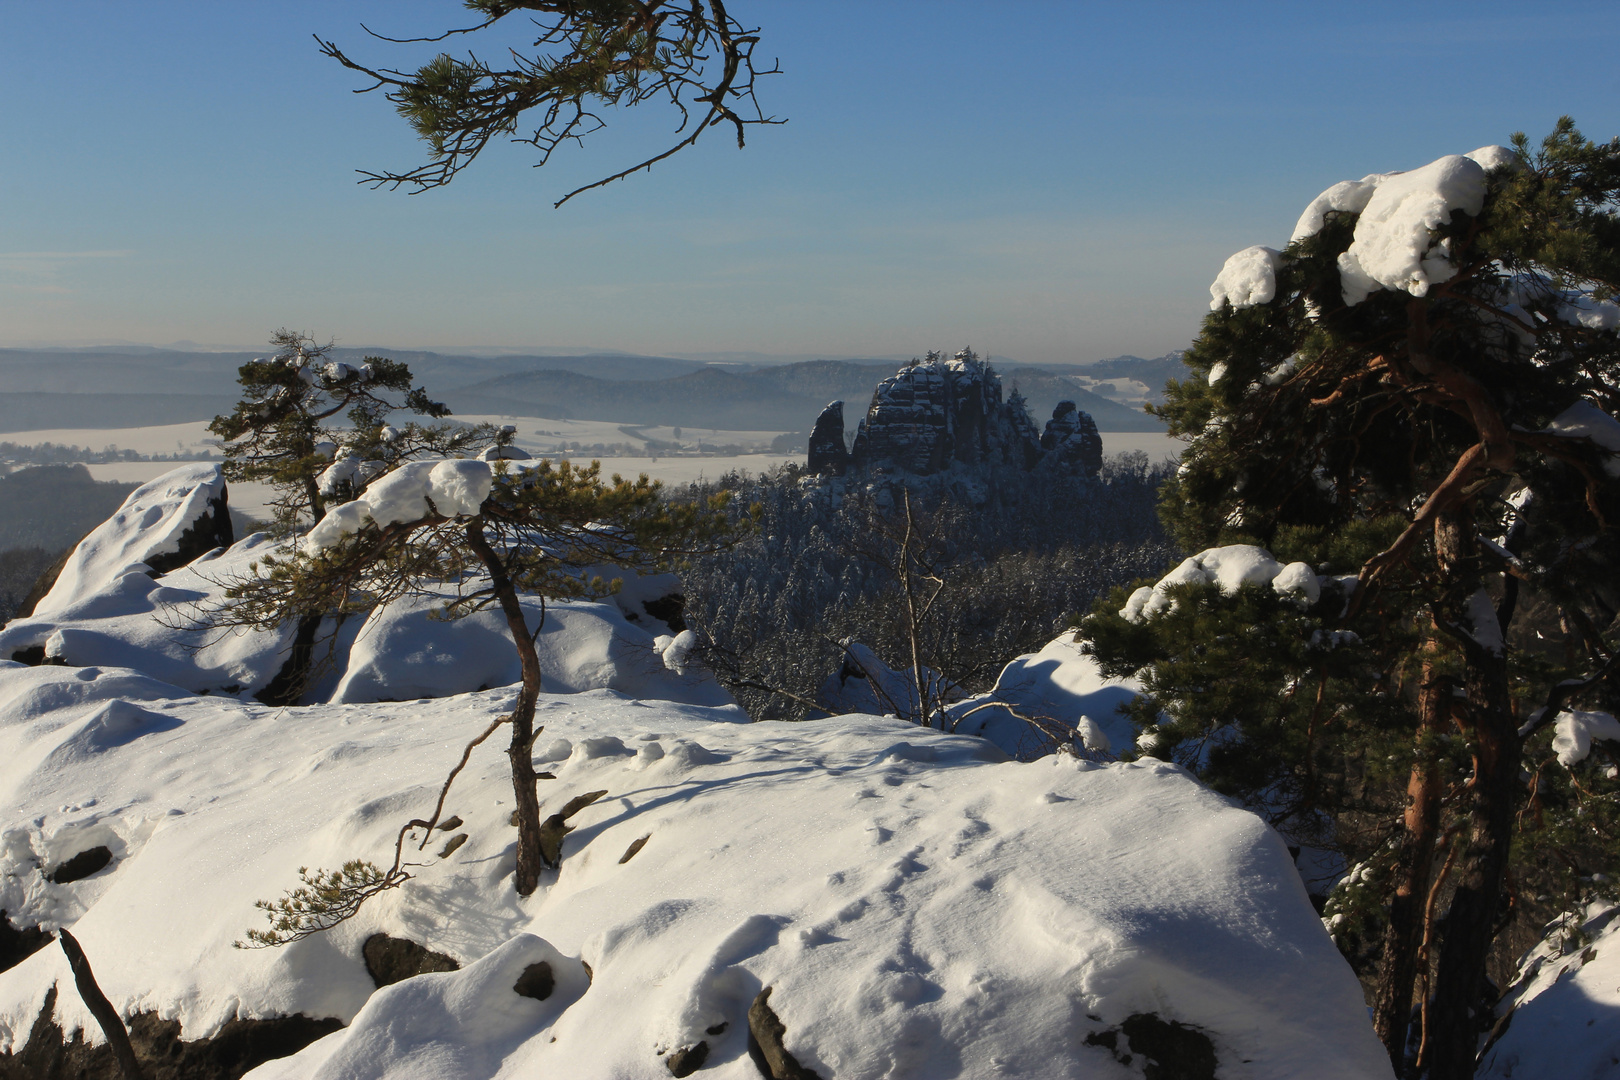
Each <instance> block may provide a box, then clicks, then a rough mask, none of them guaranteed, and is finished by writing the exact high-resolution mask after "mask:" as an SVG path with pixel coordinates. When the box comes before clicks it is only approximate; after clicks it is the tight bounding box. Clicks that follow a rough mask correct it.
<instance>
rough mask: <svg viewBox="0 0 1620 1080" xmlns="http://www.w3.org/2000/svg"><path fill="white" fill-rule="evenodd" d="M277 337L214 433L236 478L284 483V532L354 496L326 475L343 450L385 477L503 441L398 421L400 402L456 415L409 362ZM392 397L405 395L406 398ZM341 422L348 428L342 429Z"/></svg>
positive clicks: (280, 520)
mask: <svg viewBox="0 0 1620 1080" xmlns="http://www.w3.org/2000/svg"><path fill="white" fill-rule="evenodd" d="M270 343H271V344H272V345H274V346H276V354H275V355H274V356H272V357H270V358H269V359H266V360H253V361H250V362H249V363H246V364H243V365H242V366H241V367H240V368H239V369H237V381H238V383H239V384H240V385H241V387H242V397H241V399H240V400H239V401H238V402H237V403H236V407H235V408H234V409H233V410H232V411H231V412H230V413H229V414H227V415H223V416H216V417H214V420H213V423H211V424H209V425H208V430H210V431H212V432H213V433H214V434H216V435H218V436H220V438H221V439H223V440H225V443H224V451H225V465H224V469H225V476H226V478H227V479H229V480H243V481H257V482H259V483H264V484H269V485H270V486H271V487H273V488H275V489H276V491H277V495H276V498H275V499H274V500H272V501H271V503H270V504H269V505H270V507H271V510H272V514H273V519H274V520H273V522H272V524H273V525H274V527H275V529H276V531H277V532H278V533H280V534H281V535H289V534H291V533H292V532H294V531H295V530H296V529H297V528H299V527H300V526H301V525H307V524H309V523H311V522H318V521H320V520H321V518H322V517H324V516H325V514H326V507H327V505H328V503H329V502H343V501H346V499H347V498H349V497H352V495H353V494H354V492H353V487H352V485H351V484H349V483H347V482H344V483H343V484H342V485H341V486H339V487H337V488H336V489H334V488H332V487H330V486H328V487H327V489H326V490H322V484H321V482H320V477H321V475H322V473H323V472H325V471H326V469H327V467H328V466H329V465H331V464H332V461H333V459H334V457H335V456H337V455H339V454H340V453H341V454H346V455H353V456H355V457H357V458H358V459H360V460H363V461H365V462H366V463H367V464H368V465H369V466H371V470H370V471H371V472H373V473H381V472H384V471H386V470H387V469H388V468H390V467H392V466H393V465H396V464H398V463H399V462H401V461H405V460H409V459H411V458H414V457H425V456H433V457H443V456H445V455H447V454H456V453H462V452H465V451H468V450H472V449H476V448H479V447H481V446H483V445H484V444H486V443H489V442H492V441H494V439H495V433H494V431H493V429H491V428H489V427H488V426H487V425H485V426H480V427H470V426H467V425H450V424H435V425H427V426H423V425H419V424H416V423H414V422H413V423H411V424H407V425H406V426H405V427H404V428H402V429H399V430H396V429H394V428H393V427H391V426H389V425H388V424H387V423H386V420H387V418H388V416H389V415H390V414H391V413H393V412H395V411H397V410H398V409H400V408H405V409H409V410H410V411H412V412H414V413H417V414H418V415H423V416H429V417H433V418H435V419H437V418H442V417H445V416H448V415H449V414H450V410H449V409H448V408H446V407H445V406H444V405H442V404H441V403H439V402H437V401H434V400H432V399H431V398H429V397H428V396H427V392H426V391H425V390H423V389H422V388H421V387H415V388H412V386H411V371H410V368H409V367H407V366H406V365H404V364H401V363H398V362H396V361H393V360H389V359H387V358H385V357H381V356H368V357H366V359H365V362H364V363H362V364H360V365H358V366H354V365H350V364H344V363H336V362H329V361H327V359H326V354H327V353H328V352H329V351H330V350H331V348H332V346H331V345H330V344H327V345H317V344H315V342H314V340H313V339H312V338H310V337H308V336H307V335H305V334H301V333H296V332H293V331H289V330H278V331H276V332H275V334H274V335H272V336H271V339H270ZM390 395H402V402H401V403H396V402H395V400H394V399H393V398H392V397H391V396H390ZM340 418H341V420H347V422H348V426H347V427H342V428H340V427H339V426H338V425H339V423H340V422H341V420H340Z"/></svg>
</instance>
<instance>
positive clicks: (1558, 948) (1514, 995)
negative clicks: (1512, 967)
mask: <svg viewBox="0 0 1620 1080" xmlns="http://www.w3.org/2000/svg"><path fill="white" fill-rule="evenodd" d="M1616 915H1620V908H1616V907H1614V906H1612V905H1609V904H1604V903H1594V904H1591V905H1588V906H1587V907H1586V908H1585V909H1584V910H1583V911H1581V912H1580V913H1579V914H1578V915H1577V916H1576V917H1575V918H1573V919H1572V920H1570V923H1571V925H1569V926H1567V927H1558V926H1555V928H1554V929H1553V932H1551V933H1549V934H1548V935H1547V937H1545V938H1544V939H1543V940H1542V941H1541V943H1540V944H1538V945H1537V946H1536V947H1535V948H1533V949H1531V950H1530V952H1529V953H1527V954H1526V955H1525V957H1524V959H1523V960H1522V961H1521V962H1520V965H1519V975H1518V978H1517V979H1516V980H1515V981H1514V985H1513V986H1512V987H1511V988H1510V990H1509V992H1508V994H1507V996H1506V998H1505V999H1504V1001H1503V1004H1502V1005H1501V1006H1499V1007H1498V1015H1500V1016H1507V1017H1508V1019H1507V1021H1506V1023H1507V1030H1506V1031H1505V1032H1501V1034H1500V1036H1499V1037H1497V1038H1496V1039H1495V1041H1493V1042H1492V1043H1491V1044H1490V1045H1488V1046H1487V1047H1486V1048H1485V1051H1484V1052H1483V1053H1482V1054H1481V1055H1480V1066H1479V1072H1478V1074H1477V1075H1478V1076H1479V1078H1480V1080H1494V1078H1497V1077H1501V1078H1503V1080H1507V1078H1510V1077H1511V1078H1512V1080H1604V1078H1606V1077H1612V1076H1613V1075H1614V1074H1615V1066H1616V1063H1617V1062H1620V1028H1617V1027H1616V1025H1615V1022H1614V1017H1615V1014H1616V1012H1617V1011H1620V922H1617V921H1616ZM1576 927H1578V928H1579V930H1580V931H1581V933H1580V934H1578V935H1577V934H1572V933H1570V932H1569V931H1570V930H1572V929H1575V928H1576ZM1498 1030H1500V1022H1499V1025H1498Z"/></svg>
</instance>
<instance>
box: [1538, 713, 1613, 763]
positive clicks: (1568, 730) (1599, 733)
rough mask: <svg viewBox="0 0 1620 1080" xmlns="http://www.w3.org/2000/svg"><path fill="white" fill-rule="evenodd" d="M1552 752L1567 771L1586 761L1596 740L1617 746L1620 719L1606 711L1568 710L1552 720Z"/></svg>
mask: <svg viewBox="0 0 1620 1080" xmlns="http://www.w3.org/2000/svg"><path fill="white" fill-rule="evenodd" d="M1553 723H1554V728H1553V753H1555V754H1557V755H1558V763H1559V764H1560V765H1562V766H1564V767H1565V768H1566V769H1567V768H1569V767H1571V766H1573V765H1575V764H1577V763H1579V762H1582V761H1585V760H1586V756H1587V755H1588V754H1590V753H1591V752H1592V743H1593V742H1594V741H1596V740H1598V739H1603V740H1608V741H1611V742H1617V743H1620V720H1616V719H1615V718H1614V717H1613V716H1611V715H1610V714H1608V713H1606V712H1582V711H1580V710H1579V709H1570V710H1567V711H1565V712H1561V713H1559V714H1558V715H1557V716H1556V717H1555V718H1554V721H1553Z"/></svg>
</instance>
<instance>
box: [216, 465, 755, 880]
mask: <svg viewBox="0 0 1620 1080" xmlns="http://www.w3.org/2000/svg"><path fill="white" fill-rule="evenodd" d="M724 503H725V499H724V498H723V497H721V498H717V499H714V500H710V501H707V502H705V503H702V504H697V503H685V504H675V503H671V502H668V501H666V500H665V499H664V498H663V497H662V494H661V491H660V487H659V485H658V484H657V483H656V482H654V481H651V480H648V479H647V477H646V476H641V477H639V478H637V479H635V480H626V479H623V478H622V477H619V476H613V477H612V478H611V479H610V480H606V481H604V480H603V479H602V477H601V475H600V470H599V467H598V466H597V465H596V464H595V463H593V464H592V465H590V466H588V467H584V468H575V467H573V466H571V465H570V464H569V463H568V462H566V461H565V462H562V463H561V464H559V465H556V466H553V465H552V464H551V463H550V462H547V461H541V462H540V463H539V464H538V465H535V466H516V465H515V464H514V463H513V462H510V461H504V460H500V461H496V462H492V463H486V462H483V461H478V460H466V459H454V458H447V459H442V460H439V461H414V462H409V463H405V464H403V465H401V466H399V467H398V468H396V469H395V470H393V471H392V472H390V473H388V474H386V475H384V476H382V477H380V478H378V479H377V480H374V481H373V482H372V483H371V484H370V486H369V487H368V489H367V490H366V492H365V494H364V495H363V496H362V497H361V498H359V499H357V500H354V501H352V502H348V503H344V504H342V505H339V506H334V507H332V508H330V511H329V512H328V514H327V515H326V516H325V517H324V518H323V519H322V520H321V521H320V523H319V524H317V525H316V526H315V528H314V529H312V530H310V532H309V533H308V535H306V536H305V538H304V540H303V541H302V543H301V544H300V545H299V546H298V547H297V548H294V549H292V550H291V551H289V552H286V553H282V554H276V555H270V556H266V557H265V558H264V559H263V560H262V561H261V562H259V563H255V564H253V565H252V566H251V568H250V573H248V574H247V575H245V576H244V577H242V578H241V579H239V580H236V581H233V582H230V583H228V587H227V588H226V590H225V600H224V603H223V604H222V606H221V607H220V608H219V609H218V610H216V611H215V612H213V613H212V621H213V623H214V624H215V625H219V626H252V627H266V628H267V627H274V626H278V625H280V624H282V623H283V622H285V621H287V620H288V619H289V618H294V617H299V616H302V615H303V614H304V613H306V612H311V611H320V612H354V611H362V610H366V609H369V608H372V607H375V606H378V605H381V604H386V603H388V602H389V601H391V600H394V599H397V598H399V597H402V596H406V595H428V596H439V597H442V596H444V595H445V594H446V592H448V593H450V594H451V599H450V600H449V602H448V603H447V604H446V605H445V608H444V613H445V615H446V617H449V618H457V617H461V616H465V615H468V614H471V613H472V612H474V611H479V610H482V609H484V608H486V607H491V606H495V607H499V608H500V610H501V613H502V614H503V615H504V616H505V618H506V622H507V626H508V629H509V630H510V632H511V635H512V643H513V647H514V648H515V649H516V650H517V654H518V658H519V662H520V667H521V670H522V676H523V679H522V688H521V690H520V692H519V694H518V699H517V702H516V703H515V704H514V705H513V708H512V712H511V715H510V716H509V717H508V718H507V719H508V721H509V722H510V724H511V726H512V738H511V743H510V745H509V747H508V749H507V757H508V759H509V761H510V763H511V771H512V788H513V794H514V797H515V800H516V804H517V811H516V816H517V826H518V858H517V874H516V886H517V891H518V893H519V895H523V896H527V895H529V894H530V893H532V892H533V891H534V890H535V887H536V885H537V884H538V882H539V878H540V871H541V870H542V868H543V867H544V866H545V863H546V860H545V856H544V854H543V850H542V847H541V842H540V841H541V837H540V816H539V814H540V812H539V798H538V794H537V792H536V784H537V780H538V778H537V776H536V774H535V771H534V764H533V757H532V751H533V746H534V740H535V737H536V736H537V735H538V734H539V732H538V731H537V730H536V729H535V727H534V712H535V704H536V700H537V698H538V695H539V693H540V690H541V671H540V659H539V655H538V654H537V653H536V651H535V646H534V639H535V636H536V635H538V633H539V627H538V626H530V625H529V623H528V618H527V616H526V615H525V613H524V610H523V607H522V602H521V597H522V595H523V594H525V593H529V594H538V595H540V596H544V597H562V598H582V597H586V598H588V597H599V596H603V595H606V594H609V593H611V592H612V591H614V590H615V589H616V588H617V584H618V583H617V581H616V580H613V579H606V578H603V577H602V576H600V575H587V574H586V573H585V570H586V568H589V567H599V566H602V565H612V566H617V567H620V568H623V569H625V570H627V571H653V570H656V569H660V568H664V567H666V566H668V565H669V564H670V563H671V561H672V560H675V559H677V558H680V557H682V556H683V555H686V554H690V553H692V552H693V551H696V550H699V549H706V548H710V547H712V546H714V545H715V544H716V543H717V542H719V541H720V540H722V539H723V538H724V537H725V536H726V535H727V534H728V533H729V531H730V528H731V527H730V525H729V524H728V521H727V519H726V517H725V515H724V514H723V513H722V509H723V506H724Z"/></svg>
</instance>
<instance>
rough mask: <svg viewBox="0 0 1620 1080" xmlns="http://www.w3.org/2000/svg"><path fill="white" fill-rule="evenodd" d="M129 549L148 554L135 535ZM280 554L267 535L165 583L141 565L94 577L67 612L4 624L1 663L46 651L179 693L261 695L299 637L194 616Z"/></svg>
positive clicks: (63, 607) (56, 658)
mask: <svg viewBox="0 0 1620 1080" xmlns="http://www.w3.org/2000/svg"><path fill="white" fill-rule="evenodd" d="M136 494H139V492H137V493H136ZM131 497H132V498H133V496H131ZM113 520H114V521H116V520H117V519H116V518H114V519H113ZM163 521H164V519H162V518H159V519H158V523H157V526H156V527H161V525H162V524H163ZM93 536H94V534H92V537H93ZM86 543H88V540H87V541H86ZM125 543H126V544H128V545H130V546H132V547H134V548H135V549H139V548H140V547H141V546H143V545H142V541H141V536H140V533H139V531H138V530H136V531H135V534H134V535H133V536H128V537H126V538H125ZM82 547H83V545H81V548H82ZM274 548H275V544H274V541H272V540H271V539H270V537H269V536H268V534H266V533H254V534H253V535H252V536H249V537H247V538H245V539H243V540H241V541H239V542H238V543H236V544H235V545H233V546H232V547H231V548H230V549H229V550H228V551H225V552H222V553H219V554H213V555H205V556H203V557H202V558H200V559H198V560H195V561H193V562H192V563H190V564H189V565H186V566H183V567H181V568H179V569H178V570H172V571H170V572H169V573H167V574H164V575H163V576H162V577H160V578H153V577H152V576H151V575H150V574H149V573H148V572H147V570H146V569H145V564H137V565H135V566H129V567H125V568H124V570H123V572H122V573H120V574H119V575H118V576H116V577H108V576H106V575H97V576H99V577H100V578H101V581H100V584H99V587H98V588H97V589H95V590H90V589H87V588H75V589H74V590H73V591H74V594H75V599H74V600H73V601H72V602H71V603H63V604H59V605H55V606H53V607H52V608H50V609H49V610H45V611H36V612H35V613H34V614H33V615H30V616H28V617H26V618H21V619H13V620H12V621H11V622H9V623H7V624H6V626H5V629H4V630H0V658H6V659H11V658H15V657H17V656H19V655H21V654H24V653H26V652H27V651H29V650H33V649H38V648H40V647H43V651H44V655H45V658H46V659H47V660H48V661H50V662H52V663H61V664H69V665H71V666H74V667H122V668H132V669H135V670H138V671H140V672H142V673H144V674H146V675H149V676H151V677H153V678H156V679H161V680H163V681H164V682H166V683H169V684H170V685H172V686H173V687H175V688H176V692H189V693H228V694H238V693H248V694H251V693H256V692H257V691H259V690H262V689H264V687H265V686H267V685H269V683H270V681H271V680H272V679H274V678H275V676H276V673H277V672H279V671H280V670H281V667H282V665H283V664H284V663H285V662H286V660H287V656H288V653H289V650H290V648H291V645H292V635H293V628H292V627H291V626H285V627H281V628H278V629H276V630H271V631H259V630H241V629H235V630H217V629H211V628H209V627H207V626H205V625H203V624H202V622H201V621H199V618H198V616H199V615H200V614H201V612H203V611H204V610H206V609H207V608H208V607H209V606H211V605H213V604H216V603H217V602H218V601H219V599H220V597H221V595H222V592H223V589H224V582H226V581H228V580H230V579H231V578H233V577H236V576H240V575H244V574H247V573H249V572H250V571H249V570H248V564H249V563H250V562H252V561H253V560H255V559H259V558H262V557H263V556H264V555H265V554H266V553H267V552H269V551H272V550H274ZM112 561H117V560H112ZM54 591H55V590H53V593H54ZM41 606H42V607H43V606H44V605H41Z"/></svg>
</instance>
